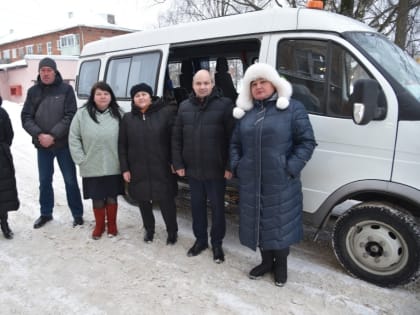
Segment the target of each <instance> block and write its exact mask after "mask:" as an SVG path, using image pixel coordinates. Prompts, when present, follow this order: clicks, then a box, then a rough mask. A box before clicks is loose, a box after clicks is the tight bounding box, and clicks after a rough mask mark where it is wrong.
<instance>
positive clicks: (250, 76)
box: [233, 63, 292, 119]
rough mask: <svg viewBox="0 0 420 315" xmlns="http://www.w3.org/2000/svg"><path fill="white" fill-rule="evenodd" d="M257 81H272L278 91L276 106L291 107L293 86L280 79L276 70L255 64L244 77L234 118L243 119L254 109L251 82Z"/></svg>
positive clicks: (234, 110)
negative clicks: (247, 112) (246, 113)
mask: <svg viewBox="0 0 420 315" xmlns="http://www.w3.org/2000/svg"><path fill="white" fill-rule="evenodd" d="M257 79H265V80H268V81H270V82H271V83H272V84H273V86H274V88H275V89H276V91H277V95H278V98H277V102H276V106H277V108H278V109H286V108H287V107H288V106H289V100H290V97H291V96H292V85H291V84H290V83H289V82H288V81H287V80H286V79H285V78H282V77H280V75H279V74H278V73H277V71H276V69H274V68H273V67H272V66H270V65H268V64H266V63H255V64H253V65H251V66H250V67H249V68H248V69H247V70H246V71H245V75H244V79H243V82H242V91H241V93H240V94H239V96H238V98H237V100H236V107H235V108H234V109H233V116H234V117H235V118H237V119H241V118H242V117H243V116H244V115H245V112H246V111H249V110H250V109H252V107H254V103H253V100H252V95H251V82H252V81H255V80H257Z"/></svg>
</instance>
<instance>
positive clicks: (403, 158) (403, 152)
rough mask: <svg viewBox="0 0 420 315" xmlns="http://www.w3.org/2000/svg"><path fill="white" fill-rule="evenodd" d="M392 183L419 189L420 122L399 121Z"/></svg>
mask: <svg viewBox="0 0 420 315" xmlns="http://www.w3.org/2000/svg"><path fill="white" fill-rule="evenodd" d="M392 181H393V182H397V183H403V184H405V185H409V186H412V187H414V188H417V189H420V121H400V122H399V124H398V139H397V144H396V150H395V161H394V170H393V172H392Z"/></svg>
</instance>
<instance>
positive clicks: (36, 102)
mask: <svg viewBox="0 0 420 315" xmlns="http://www.w3.org/2000/svg"><path fill="white" fill-rule="evenodd" d="M76 111H77V103H76V96H75V94H74V90H73V87H72V86H71V85H69V84H67V83H65V82H63V79H62V77H61V74H60V72H58V71H56V76H55V81H54V83H52V84H49V85H47V84H44V83H43V82H42V81H41V78H40V76H39V75H38V79H37V84H35V85H34V86H32V87H30V88H29V90H28V93H27V96H26V99H25V103H24V104H23V109H22V113H21V120H22V126H23V128H24V129H25V130H26V132H27V133H29V134H30V135H31V136H32V143H33V144H34V145H35V147H37V148H42V146H41V145H40V144H39V141H38V135H39V134H40V133H47V134H50V135H52V136H53V137H54V144H53V145H52V146H51V147H49V149H52V148H64V147H67V146H68V134H69V129H70V123H71V121H72V119H73V116H74V115H75V114H76Z"/></svg>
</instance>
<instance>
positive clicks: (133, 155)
mask: <svg viewBox="0 0 420 315" xmlns="http://www.w3.org/2000/svg"><path fill="white" fill-rule="evenodd" d="M175 115H176V108H174V107H173V106H170V105H165V104H164V103H163V101H162V100H161V99H159V98H156V97H154V98H153V103H152V105H150V107H149V108H148V110H147V111H146V112H145V113H142V112H141V111H140V110H139V109H138V108H137V107H135V106H134V105H133V106H132V109H131V112H129V113H126V114H125V115H124V116H123V118H122V121H121V124H120V131H119V136H118V155H119V159H120V167H121V172H123V173H124V172H126V171H130V172H131V182H130V183H129V185H128V192H129V194H130V196H131V197H132V198H133V199H134V200H137V201H140V200H161V199H166V198H173V197H175V196H176V194H177V182H176V176H175V174H173V173H172V170H171V131H172V127H173V122H174V119H175Z"/></svg>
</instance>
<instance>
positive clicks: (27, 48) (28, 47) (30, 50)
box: [26, 45, 34, 55]
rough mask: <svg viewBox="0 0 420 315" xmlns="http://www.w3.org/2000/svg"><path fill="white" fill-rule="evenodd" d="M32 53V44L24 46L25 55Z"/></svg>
mask: <svg viewBox="0 0 420 315" xmlns="http://www.w3.org/2000/svg"><path fill="white" fill-rule="evenodd" d="M33 53H34V45H28V46H26V54H27V55H33Z"/></svg>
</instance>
